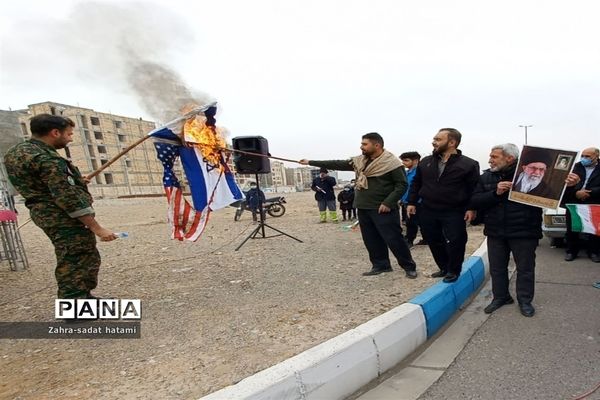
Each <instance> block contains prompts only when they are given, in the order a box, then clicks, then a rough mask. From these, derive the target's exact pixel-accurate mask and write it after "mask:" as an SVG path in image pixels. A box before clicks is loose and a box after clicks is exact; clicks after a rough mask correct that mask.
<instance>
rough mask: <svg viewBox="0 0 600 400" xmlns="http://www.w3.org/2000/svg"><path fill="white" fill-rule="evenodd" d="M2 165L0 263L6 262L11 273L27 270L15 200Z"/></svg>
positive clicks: (0, 174) (1, 164)
mask: <svg viewBox="0 0 600 400" xmlns="http://www.w3.org/2000/svg"><path fill="white" fill-rule="evenodd" d="M6 177H7V175H6V171H5V170H4V163H3V162H1V163H0V239H1V240H2V247H1V248H0V262H2V263H4V262H8V264H9V266H10V269H11V271H23V270H26V269H27V268H29V262H28V261H27V254H26V253H25V246H23V240H21V234H20V233H19V225H18V223H17V210H16V208H15V199H14V196H13V194H12V192H11V188H10V186H9V183H8V179H7V178H6Z"/></svg>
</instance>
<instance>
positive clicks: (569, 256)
mask: <svg viewBox="0 0 600 400" xmlns="http://www.w3.org/2000/svg"><path fill="white" fill-rule="evenodd" d="M576 258H577V255H576V254H573V253H566V254H565V261H573V260H574V259H576Z"/></svg>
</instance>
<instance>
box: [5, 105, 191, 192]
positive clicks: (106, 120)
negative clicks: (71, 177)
mask: <svg viewBox="0 0 600 400" xmlns="http://www.w3.org/2000/svg"><path fill="white" fill-rule="evenodd" d="M14 113H17V115H18V119H19V123H20V127H21V131H22V133H23V134H24V136H25V138H29V137H30V136H31V131H30V130H29V122H28V121H29V119H30V118H31V117H33V116H35V115H39V114H53V115H62V116H65V117H69V118H71V119H72V120H73V121H74V122H75V129H74V135H73V142H72V143H71V144H70V145H69V146H68V147H67V148H65V149H63V150H59V152H61V153H62V154H63V155H64V156H65V157H66V158H68V159H69V160H71V161H72V162H73V164H75V165H76V166H77V167H78V168H79V169H80V170H81V173H82V174H83V175H88V174H90V173H92V172H93V171H95V170H97V169H98V168H100V167H101V166H102V165H104V164H105V163H107V162H108V161H109V160H110V159H111V158H113V157H114V156H116V155H117V154H119V153H120V152H121V151H122V150H123V149H125V148H127V147H128V146H129V145H131V144H133V143H134V142H135V141H137V140H138V139H140V138H142V137H144V136H146V134H147V133H148V132H150V131H151V130H153V129H154V128H155V124H154V123H153V122H150V121H145V120H143V119H141V118H130V117H125V116H121V115H113V114H111V113H104V112H98V111H94V110H92V109H89V108H84V107H78V106H72V105H67V104H60V103H54V102H44V103H38V104H32V105H30V106H28V108H27V109H25V110H18V111H14ZM162 176H163V167H162V164H161V163H160V162H159V161H158V159H157V157H156V151H155V149H154V146H153V144H152V141H151V140H147V141H145V142H143V143H142V144H140V145H138V146H136V147H135V148H134V149H133V150H131V151H130V152H129V153H127V155H125V156H124V157H122V158H120V159H119V160H118V161H117V162H115V163H114V164H112V165H111V166H110V167H108V168H107V169H106V170H104V171H103V172H102V173H100V174H99V175H98V176H96V177H95V178H94V179H93V180H92V182H91V183H90V185H89V190H90V192H91V193H92V194H93V195H94V196H95V197H118V196H125V195H145V194H160V193H163V185H162ZM179 176H181V175H179Z"/></svg>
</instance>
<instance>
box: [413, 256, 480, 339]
mask: <svg viewBox="0 0 600 400" xmlns="http://www.w3.org/2000/svg"><path fill="white" fill-rule="evenodd" d="M484 280H485V264H484V261H483V259H482V258H481V257H480V256H471V257H469V258H468V259H466V260H465V261H464V263H463V268H462V272H461V274H460V277H459V278H458V280H457V281H456V282H454V283H444V282H438V283H436V284H435V285H433V286H431V287H430V288H428V289H427V290H425V291H424V292H422V293H421V294H419V295H418V296H415V297H413V298H412V299H411V300H409V301H408V303H412V304H417V305H419V306H420V307H421V308H422V310H423V314H424V315H425V322H426V326H427V338H430V337H431V336H433V335H435V334H436V333H437V331H439V330H440V328H441V327H442V326H444V324H445V323H446V322H448V321H449V320H450V318H452V316H453V315H454V313H455V312H456V311H457V310H459V309H460V308H461V307H462V306H463V305H464V304H465V303H466V302H467V301H468V300H469V298H470V297H471V296H472V295H473V293H475V292H476V291H477V290H478V289H479V288H480V287H481V285H482V284H483V281H484Z"/></svg>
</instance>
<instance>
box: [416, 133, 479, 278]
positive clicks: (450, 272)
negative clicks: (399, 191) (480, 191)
mask: <svg viewBox="0 0 600 400" xmlns="http://www.w3.org/2000/svg"><path fill="white" fill-rule="evenodd" d="M461 137H462V135H461V134H460V132H459V131H457V130H456V129H453V128H443V129H440V131H439V132H438V133H437V134H436V135H435V136H434V138H433V143H432V145H433V154H432V155H431V156H427V157H425V158H423V159H422V160H421V162H420V163H419V166H418V167H417V173H416V174H415V177H414V179H413V182H412V185H411V187H410V193H409V195H408V204H409V205H408V207H407V208H406V211H407V213H408V214H409V215H415V214H416V212H417V204H418V203H419V199H421V204H420V209H419V222H420V225H421V234H422V235H423V239H425V241H426V242H427V244H428V245H429V249H430V250H431V254H432V255H433V258H434V260H435V263H436V264H437V266H438V268H439V269H440V270H439V272H436V273H434V274H432V275H431V277H432V278H439V277H444V282H447V283H450V282H455V281H456V280H457V279H458V276H459V275H460V272H461V269H462V263H463V261H464V259H465V247H466V244H467V227H466V224H465V221H466V222H471V221H472V220H473V219H474V218H475V215H476V213H475V212H474V211H470V210H469V207H468V205H469V200H470V198H471V195H472V194H473V190H474V189H475V186H476V185H477V181H478V180H479V164H478V163H477V161H475V160H472V159H470V158H469V157H466V156H463V155H462V153H461V152H460V150H458V149H457V147H458V145H459V144H460V140H461Z"/></svg>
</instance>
